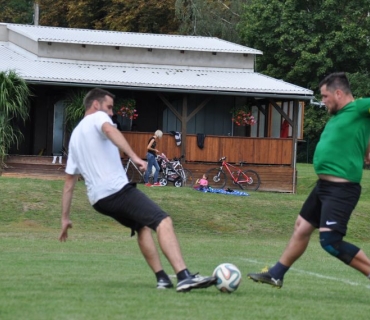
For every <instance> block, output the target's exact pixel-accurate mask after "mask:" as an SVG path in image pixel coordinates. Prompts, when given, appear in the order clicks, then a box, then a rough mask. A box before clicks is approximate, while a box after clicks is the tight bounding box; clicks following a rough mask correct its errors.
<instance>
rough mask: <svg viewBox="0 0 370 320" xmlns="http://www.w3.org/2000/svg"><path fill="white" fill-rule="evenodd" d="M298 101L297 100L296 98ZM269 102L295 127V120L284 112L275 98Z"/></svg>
mask: <svg viewBox="0 0 370 320" xmlns="http://www.w3.org/2000/svg"><path fill="white" fill-rule="evenodd" d="M295 101H296V100H295ZM269 102H270V103H271V104H272V105H273V106H274V107H275V109H276V111H277V112H279V113H280V114H281V116H282V117H283V118H284V119H285V120H286V121H288V123H289V124H290V125H291V126H292V127H293V121H292V120H291V119H290V118H289V116H288V115H287V114H286V113H285V112H284V110H283V109H282V108H281V107H280V106H279V105H278V104H277V103H276V102H275V100H272V99H269Z"/></svg>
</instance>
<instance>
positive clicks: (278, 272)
mask: <svg viewBox="0 0 370 320" xmlns="http://www.w3.org/2000/svg"><path fill="white" fill-rule="evenodd" d="M289 268H290V267H287V266H284V265H283V264H281V263H280V262H279V261H278V262H277V263H276V264H275V265H274V266H273V267H272V268H270V269H269V273H270V274H271V276H272V277H273V278H274V279H280V280H283V278H284V275H285V273H286V272H287V271H288V270H289Z"/></svg>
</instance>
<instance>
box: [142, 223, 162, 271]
mask: <svg viewBox="0 0 370 320" xmlns="http://www.w3.org/2000/svg"><path fill="white" fill-rule="evenodd" d="M137 239H138V244H139V247H140V250H141V253H142V254H143V256H144V258H145V260H146V262H147V263H148V265H149V266H150V268H151V269H152V270H153V272H154V273H156V272H158V271H161V270H163V267H162V263H161V261H160V258H159V253H158V250H157V247H156V245H155V242H154V239H153V236H152V230H151V229H150V228H148V227H144V228H142V229H140V230H139V232H138V238H137Z"/></svg>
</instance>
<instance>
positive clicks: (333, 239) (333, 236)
mask: <svg viewBox="0 0 370 320" xmlns="http://www.w3.org/2000/svg"><path fill="white" fill-rule="evenodd" d="M342 239H343V235H342V234H341V233H339V232H337V231H322V232H320V244H321V247H322V248H323V249H324V250H325V251H326V252H328V253H330V254H331V255H332V256H334V257H336V258H338V259H339V260H341V261H343V262H344V263H345V264H350V262H351V261H352V259H353V258H354V256H355V255H356V254H357V253H358V252H359V251H360V249H359V248H357V247H356V246H354V245H353V244H351V243H348V242H345V241H343V240H342Z"/></svg>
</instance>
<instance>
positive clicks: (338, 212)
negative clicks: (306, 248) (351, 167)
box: [300, 180, 361, 235]
mask: <svg viewBox="0 0 370 320" xmlns="http://www.w3.org/2000/svg"><path fill="white" fill-rule="evenodd" d="M360 194H361V186H360V184H359V183H353V182H346V183H338V182H330V181H325V180H318V181H317V184H316V186H315V187H314V188H313V190H312V191H311V194H310V195H309V196H308V198H307V200H306V201H305V203H304V204H303V207H302V209H301V212H300V216H301V217H302V218H304V219H305V220H307V221H308V222H309V223H311V224H312V225H313V226H314V227H315V228H329V229H331V230H335V231H338V232H340V233H342V234H343V235H345V234H346V232H347V224H348V221H349V218H350V217H351V214H352V211H353V209H354V208H355V207H356V204H357V202H358V199H359V198H360Z"/></svg>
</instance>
